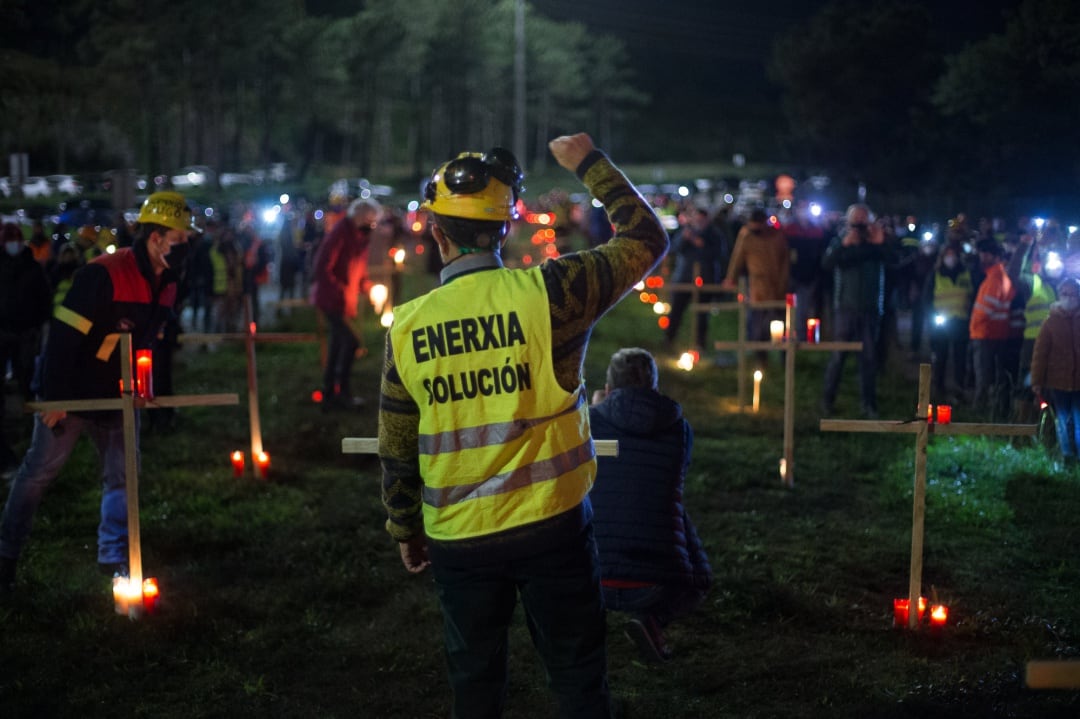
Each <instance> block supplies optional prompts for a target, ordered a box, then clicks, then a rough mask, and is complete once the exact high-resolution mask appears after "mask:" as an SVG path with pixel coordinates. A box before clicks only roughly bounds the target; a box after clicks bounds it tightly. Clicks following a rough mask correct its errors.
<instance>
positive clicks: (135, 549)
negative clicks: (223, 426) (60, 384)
mask: <svg viewBox="0 0 1080 719" xmlns="http://www.w3.org/2000/svg"><path fill="white" fill-rule="evenodd" d="M131 359H132V357H131V335H130V334H128V333H123V334H121V335H120V376H121V391H120V396H119V397H111V398H102V399H80V400H67V401H64V400H57V401H49V402H28V403H27V404H26V408H27V409H28V410H30V411H34V412H44V411H50V410H64V411H65V412H81V411H89V410H120V411H121V412H122V414H123V426H124V473H125V484H126V487H127V523H128V571H129V573H130V580H129V581H130V582H131V584H132V585H133V586H137V587H141V586H142V581H143V571H142V538H141V536H140V529H139V464H138V461H137V456H136V449H135V446H136V436H135V410H136V409H157V408H159V407H195V406H213V405H233V404H239V403H240V398H239V397H237V396H236V395H235V394H190V395H174V396H171V397H154V398H152V399H151V398H143V397H136V396H135V383H134V382H133V381H132V371H131V366H132V364H131Z"/></svg>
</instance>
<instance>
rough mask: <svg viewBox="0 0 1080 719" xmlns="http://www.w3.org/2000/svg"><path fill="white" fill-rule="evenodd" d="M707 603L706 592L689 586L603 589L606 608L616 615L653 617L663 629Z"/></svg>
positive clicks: (667, 585) (664, 585) (659, 585)
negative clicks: (621, 613)
mask: <svg viewBox="0 0 1080 719" xmlns="http://www.w3.org/2000/svg"><path fill="white" fill-rule="evenodd" d="M703 601H705V591H704V590H702V589H698V588H697V587H692V586H689V585H674V584H656V585H654V586H651V587H640V588H634V589H618V588H615V587H604V605H605V606H606V607H607V608H608V609H610V610H611V611H613V612H626V613H628V614H632V615H641V614H648V615H652V616H653V617H654V618H655V619H656V621H657V622H658V623H659V624H660V626H661V627H666V626H667V625H668V624H671V622H672V621H674V620H675V619H678V618H679V617H681V616H683V615H685V614H689V613H690V612H692V611H694V609H696V608H697V607H698V606H699V605H700V604H701V603H702V602H703Z"/></svg>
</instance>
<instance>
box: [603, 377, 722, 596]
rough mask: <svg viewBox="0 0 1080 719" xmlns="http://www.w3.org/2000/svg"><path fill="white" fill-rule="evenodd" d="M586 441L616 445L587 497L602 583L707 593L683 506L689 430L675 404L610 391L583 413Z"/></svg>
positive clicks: (700, 552) (705, 570) (707, 575)
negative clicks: (692, 588)
mask: <svg viewBox="0 0 1080 719" xmlns="http://www.w3.org/2000/svg"><path fill="white" fill-rule="evenodd" d="M589 421H590V424H591V425H592V435H593V438H594V439H617V440H618V441H619V456H618V457H600V458H598V460H597V462H598V466H597V476H596V483H595V484H594V485H593V488H592V492H591V493H590V495H589V497H590V499H591V501H592V505H593V526H594V528H595V534H596V543H597V546H598V547H599V551H600V568H601V569H600V571H601V576H602V577H603V578H604V579H619V580H629V581H639V582H649V583H654V584H674V585H693V586H696V587H698V588H701V589H707V588H708V587H709V585H710V584H711V583H712V569H711V567H710V566H709V560H708V558H707V557H706V555H705V551H704V549H703V548H702V546H701V540H700V539H698V535H697V531H696V530H695V529H694V525H693V524H692V523H691V522H690V518H689V517H688V516H687V514H686V509H685V508H684V507H683V498H682V495H683V482H684V481H685V479H686V470H687V468H688V467H689V465H690V450H691V448H692V446H693V437H694V433H693V430H692V429H691V428H690V423H689V422H687V421H686V420H685V419H684V418H683V416H682V408H681V407H680V406H679V405H678V403H677V402H675V401H674V400H672V399H670V398H669V397H665V396H664V395H662V394H660V393H659V392H656V391H654V390H650V389H640V388H627V389H616V390H613V391H612V392H610V393H609V394H608V396H607V398H606V399H605V400H604V401H603V402H601V403H600V404H597V405H594V406H593V407H591V408H590V409H589Z"/></svg>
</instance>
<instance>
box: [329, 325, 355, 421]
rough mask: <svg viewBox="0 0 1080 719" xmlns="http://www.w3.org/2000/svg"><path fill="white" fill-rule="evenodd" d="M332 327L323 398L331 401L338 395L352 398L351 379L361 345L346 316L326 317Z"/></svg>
mask: <svg viewBox="0 0 1080 719" xmlns="http://www.w3.org/2000/svg"><path fill="white" fill-rule="evenodd" d="M326 322H327V324H328V325H329V326H330V341H329V344H328V347H327V350H326V369H325V371H324V372H323V397H324V398H325V399H326V400H329V399H331V398H333V397H335V396H337V395H340V396H342V397H345V398H346V399H351V398H352V391H351V389H350V386H349V377H350V375H351V374H352V366H353V360H354V359H356V348H357V347H358V346H359V343H358V342H357V341H356V335H354V334H353V331H352V329H350V328H349V324H348V323H347V322H346V321H345V317H344V315H340V314H329V313H327V315H326Z"/></svg>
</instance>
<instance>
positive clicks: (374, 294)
mask: <svg viewBox="0 0 1080 719" xmlns="http://www.w3.org/2000/svg"><path fill="white" fill-rule="evenodd" d="M389 296H390V292H389V291H388V290H387V289H386V285H384V284H381V283H380V284H375V285H372V286H371V290H370V291H369V292H368V298H369V299H370V300H371V304H372V306H373V307H374V308H375V314H381V313H382V311H383V305H385V304H386V300H387V298H388V297H389Z"/></svg>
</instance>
